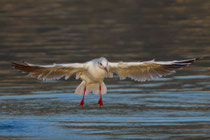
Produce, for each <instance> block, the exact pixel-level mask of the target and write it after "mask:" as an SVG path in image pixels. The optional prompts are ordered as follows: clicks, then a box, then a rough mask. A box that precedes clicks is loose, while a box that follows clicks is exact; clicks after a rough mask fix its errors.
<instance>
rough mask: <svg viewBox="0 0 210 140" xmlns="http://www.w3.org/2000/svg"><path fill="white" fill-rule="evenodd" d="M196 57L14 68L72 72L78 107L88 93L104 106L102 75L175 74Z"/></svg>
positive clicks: (42, 74) (45, 73)
mask: <svg viewBox="0 0 210 140" xmlns="http://www.w3.org/2000/svg"><path fill="white" fill-rule="evenodd" d="M195 60H197V58H191V59H185V60H173V61H155V60H150V61H144V62H109V61H108V60H107V59H106V58H104V57H100V58H97V59H93V60H90V61H88V62H85V63H68V64H53V65H34V64H30V63H27V62H23V63H15V62H13V63H12V65H13V66H14V68H15V69H18V70H20V71H23V72H26V73H28V76H30V77H34V78H37V79H39V80H45V81H48V80H58V79H61V78H63V77H64V78H65V79H68V78H69V77H70V76H72V75H73V74H75V75H76V79H81V80H82V82H81V83H80V85H79V86H78V87H77V88H76V90H75V94H79V95H83V97H82V100H81V102H80V106H83V105H84V97H85V95H87V94H88V93H90V92H92V93H94V94H98V95H100V98H99V100H98V104H99V105H100V106H102V105H103V101H102V95H103V94H106V92H107V88H106V85H105V84H104V82H103V81H104V78H105V77H109V78H112V77H113V74H117V75H118V76H119V77H120V79H125V78H126V77H129V78H131V79H133V80H135V81H149V80H152V79H155V78H160V77H162V76H166V75H169V74H171V73H174V72H175V70H178V69H181V68H183V67H185V66H189V65H190V64H191V63H193V62H194V61H195Z"/></svg>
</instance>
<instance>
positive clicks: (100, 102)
mask: <svg viewBox="0 0 210 140" xmlns="http://www.w3.org/2000/svg"><path fill="white" fill-rule="evenodd" d="M99 90H100V99H99V100H98V104H99V105H100V106H103V101H102V94H101V85H100V86H99Z"/></svg>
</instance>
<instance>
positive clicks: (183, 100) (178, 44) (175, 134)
mask: <svg viewBox="0 0 210 140" xmlns="http://www.w3.org/2000/svg"><path fill="white" fill-rule="evenodd" d="M209 9H210V2H208V1H202V0H201V1H197V0H191V1H182V0H175V1H173V2H170V3H169V2H168V1H167V0H160V1H150V2H146V1H143V0H134V1H130V2H122V1H115V2H108V1H103V2H102V1H89V0H86V1H75V0H51V1H49V0H45V1H41V0H37V1H26V0H22V1H21V2H19V3H17V1H15V0H14V1H1V2H0V58H1V59H0V139H7V138H8V139H11V138H15V139H16V138H17V139H30V138H31V139H40V138H46V139H73V138H74V139H78V138H83V139H87V138H88V139H99V138H102V139H161V140H162V139H185V138H188V139H190V138H197V139H207V138H210V133H209V132H210V112H209V108H210V85H209V84H210V73H209V69H210V66H209V63H210V60H209V59H208V57H206V58H204V59H203V60H199V61H198V62H196V63H194V64H193V65H192V66H190V67H187V68H185V69H183V70H180V71H178V72H177V73H175V74H173V75H170V76H167V77H164V78H161V79H154V80H153V81H150V82H144V83H140V82H135V81H132V80H130V79H126V80H123V81H120V80H119V78H117V76H115V77H114V78H113V79H105V83H106V84H107V87H108V94H106V95H104V96H103V102H104V106H103V107H99V106H98V104H97V101H98V98H99V97H98V96H96V95H92V94H90V95H88V96H86V97H85V105H84V107H83V108H82V107H80V106H79V102H80V100H81V96H79V95H75V94H73V93H74V90H75V88H76V87H77V85H78V84H79V83H80V81H76V80H75V79H74V78H73V77H72V78H70V79H69V80H67V81H65V80H60V81H59V82H58V81H52V82H42V81H38V80H36V79H31V78H28V77H25V76H24V74H22V73H20V72H17V71H15V70H13V69H12V68H11V66H10V62H11V61H22V60H25V61H29V62H31V63H35V64H52V63H68V62H84V61H87V60H90V59H92V58H95V57H100V56H104V57H106V58H108V59H109V60H110V61H122V60H123V61H136V60H138V61H143V60H151V59H154V58H155V59H156V60H173V59H184V58H188V57H204V56H208V55H209V54H210V39H209V35H210V16H209V12H210V10H209Z"/></svg>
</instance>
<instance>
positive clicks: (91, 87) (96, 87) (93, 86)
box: [75, 81, 107, 95]
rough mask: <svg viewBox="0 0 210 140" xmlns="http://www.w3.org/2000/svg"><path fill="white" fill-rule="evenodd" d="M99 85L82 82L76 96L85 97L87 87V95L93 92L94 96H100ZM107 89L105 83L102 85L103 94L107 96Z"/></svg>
mask: <svg viewBox="0 0 210 140" xmlns="http://www.w3.org/2000/svg"><path fill="white" fill-rule="evenodd" d="M99 86H100V85H99V84H98V83H97V84H87V83H86V82H85V81H82V82H81V83H80V85H79V86H78V87H77V88H76V90H75V94H79V95H83V94H84V88H85V87H86V92H85V95H87V94H88V93H90V92H92V93H93V94H100V91H99ZM106 92H107V88H106V85H105V84H104V82H102V83H101V94H106Z"/></svg>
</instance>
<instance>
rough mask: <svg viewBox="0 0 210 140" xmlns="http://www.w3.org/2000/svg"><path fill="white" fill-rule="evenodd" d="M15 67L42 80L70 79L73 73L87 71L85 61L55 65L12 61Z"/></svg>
mask: <svg viewBox="0 0 210 140" xmlns="http://www.w3.org/2000/svg"><path fill="white" fill-rule="evenodd" d="M12 65H13V66H14V68H15V69H18V70H21V71H23V72H27V73H29V74H28V75H29V76H30V77H35V78H38V79H40V80H58V79H61V78H62V77H65V79H68V78H69V77H70V76H71V75H72V74H74V73H77V72H82V71H85V70H86V68H85V63H84V64H83V63H72V64H54V65H33V64H29V63H26V62H24V63H23V64H19V63H12Z"/></svg>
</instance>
